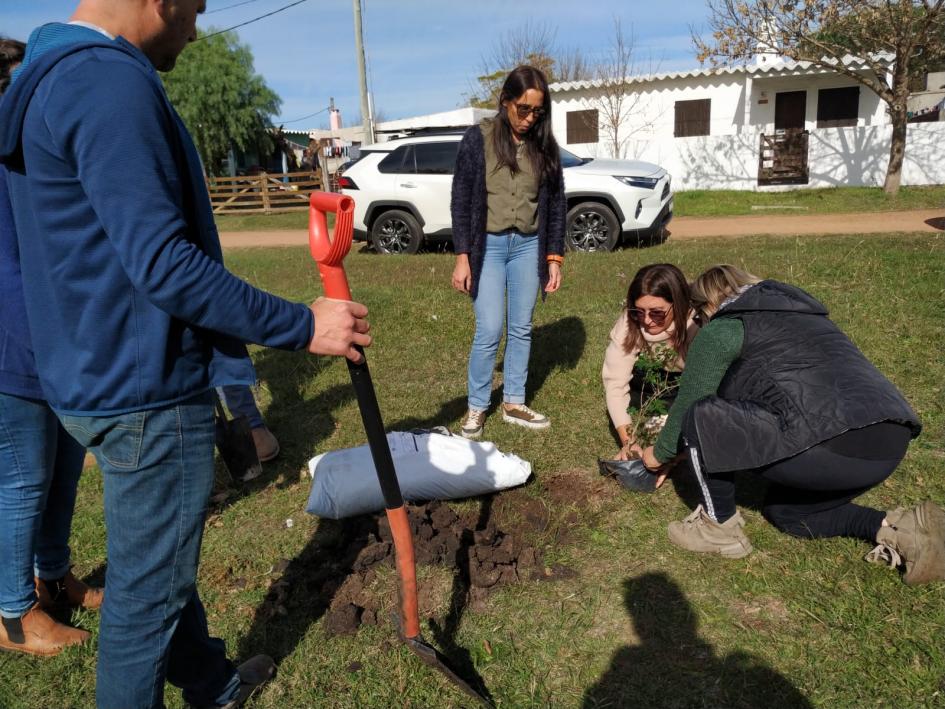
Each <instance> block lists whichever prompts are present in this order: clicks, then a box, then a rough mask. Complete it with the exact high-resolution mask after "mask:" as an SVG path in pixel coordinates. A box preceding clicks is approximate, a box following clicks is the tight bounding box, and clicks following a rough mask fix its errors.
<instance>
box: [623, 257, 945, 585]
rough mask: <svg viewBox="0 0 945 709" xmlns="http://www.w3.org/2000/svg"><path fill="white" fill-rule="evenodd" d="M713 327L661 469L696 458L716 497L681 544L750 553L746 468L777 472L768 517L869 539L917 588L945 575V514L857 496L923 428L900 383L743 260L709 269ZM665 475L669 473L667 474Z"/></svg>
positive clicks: (703, 296) (651, 461)
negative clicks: (880, 504)
mask: <svg viewBox="0 0 945 709" xmlns="http://www.w3.org/2000/svg"><path fill="white" fill-rule="evenodd" d="M692 299H693V306H694V307H695V308H696V309H697V311H699V312H700V313H701V315H702V319H703V322H704V323H705V324H704V325H703V327H702V329H701V330H700V332H699V334H698V335H697V336H696V338H695V339H694V340H693V342H692V344H691V345H690V347H689V353H688V356H687V359H686V369H685V372H684V373H683V376H682V379H681V381H680V388H679V392H678V395H677V398H676V402H675V404H674V405H673V407H672V409H671V410H670V414H669V420H668V421H667V424H666V427H665V428H664V429H663V431H662V433H661V435H660V437H659V438H658V439H657V441H656V444H655V446H652V447H650V448H647V449H646V450H644V451H641V453H642V455H643V460H644V463H645V464H646V465H647V467H648V468H650V469H658V468H660V467H662V466H663V465H664V464H665V463H667V462H669V461H671V460H672V459H673V458H674V457H675V456H676V455H677V454H678V453H680V452H685V453H687V454H688V456H689V462H690V465H691V467H692V470H693V471H694V472H695V475H696V478H697V479H698V482H699V485H700V487H701V489H702V495H703V498H704V501H705V502H704V505H699V507H697V508H696V510H695V511H694V512H693V513H692V514H691V515H690V516H689V517H687V518H686V519H684V520H683V521H681V522H673V523H671V524H670V525H669V536H670V539H671V541H672V542H673V543H674V544H676V545H677V546H680V547H683V548H685V549H689V550H691V551H698V552H713V553H718V554H722V555H723V556H727V557H733V558H738V557H742V556H745V555H746V554H748V553H749V552H750V551H751V542H749V540H748V538H747V536H745V532H744V529H743V526H744V520H743V519H742V516H741V515H740V514H739V513H738V511H737V510H736V509H735V485H734V478H733V475H734V473H735V471H751V472H755V473H758V474H759V475H761V476H762V477H764V478H766V479H767V480H769V481H770V483H771V484H770V486H769V488H768V492H767V496H766V498H765V502H764V508H763V513H764V516H765V518H766V519H768V521H769V522H771V523H772V524H773V525H774V526H775V527H777V528H778V529H780V530H781V531H783V532H787V533H788V534H792V535H794V536H798V537H808V538H814V537H838V536H847V537H857V538H861V539H865V540H867V541H870V542H872V543H876V544H877V545H878V546H877V547H876V548H875V549H874V550H873V551H872V552H870V553H869V554H868V555H867V559H868V560H871V561H882V562H887V563H889V564H890V565H891V566H900V565H901V566H903V567H904V571H905V575H904V581H905V582H906V583H908V584H918V583H925V582H928V581H933V580H938V579H945V510H942V508H940V507H939V506H937V505H935V504H933V503H931V502H925V503H923V504H921V505H918V506H916V507H914V508H911V509H901V508H900V509H896V510H893V511H889V512H883V511H880V510H875V509H871V508H869V507H863V506H860V505H857V504H854V503H853V502H852V500H853V499H854V498H856V497H857V496H859V495H861V494H863V493H864V492H866V491H867V490H869V489H870V488H872V487H874V486H876V485H878V484H879V483H881V482H882V481H883V480H885V479H886V478H887V477H889V475H890V474H892V472H893V471H894V470H895V469H896V467H897V466H898V465H899V463H900V461H901V460H902V458H903V456H905V453H906V448H907V447H908V446H909V441H910V440H911V439H912V438H914V437H916V436H917V435H919V431H920V430H921V425H920V424H919V420H918V418H917V417H916V415H915V412H913V410H912V408H911V407H910V406H909V404H908V403H906V400H905V399H904V398H903V396H902V394H900V393H899V391H898V390H897V389H896V387H895V386H894V385H893V384H892V383H891V382H890V381H889V380H888V379H886V378H885V377H884V376H883V375H882V374H881V373H880V372H879V370H877V369H876V368H875V367H874V366H873V365H872V364H871V363H870V362H869V361H868V360H867V359H866V357H864V356H863V354H862V353H861V352H860V351H859V350H858V349H857V348H856V346H855V345H854V344H853V343H852V342H851V341H850V339H849V338H847V336H846V335H844V334H843V333H842V332H841V331H840V329H839V328H837V326H836V325H834V324H833V323H832V322H831V321H830V320H829V319H828V318H827V309H826V308H825V307H824V306H823V305H822V304H821V303H819V302H818V301H817V300H815V299H814V298H813V297H811V296H810V295H809V294H807V293H805V292H804V291H802V290H801V289H800V288H796V287H794V286H791V285H787V284H785V283H779V282H777V281H770V280H765V281H763V280H760V279H758V278H756V277H754V276H752V275H751V274H748V273H745V272H744V271H742V270H740V269H738V268H735V267H734V266H714V267H712V268H710V269H709V270H708V271H706V272H705V273H703V274H702V275H701V276H699V278H698V279H696V282H695V283H694V284H693V287H692ZM664 477H665V476H664Z"/></svg>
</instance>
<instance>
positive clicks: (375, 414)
mask: <svg viewBox="0 0 945 709" xmlns="http://www.w3.org/2000/svg"><path fill="white" fill-rule="evenodd" d="M327 212H334V213H335V231H334V236H333V237H332V236H329V234H328V221H327V218H326V213H327ZM353 227H354V200H353V199H351V198H350V197H347V196H344V195H340V194H333V193H329V192H313V193H312V196H311V199H310V201H309V227H308V240H309V247H310V249H311V252H312V258H314V259H315V262H316V263H317V264H318V271H319V273H320V274H321V277H322V284H323V285H324V287H325V295H326V296H327V297H329V298H334V299H336V300H351V299H352V298H351V290H350V289H349V288H348V277H347V276H346V275H345V270H344V266H343V264H342V262H343V261H344V258H345V256H346V255H347V254H348V250H349V249H350V248H351V237H352V234H353ZM357 349H358V351H359V352H360V353H361V355H362V360H361V362H360V363H359V364H355V363H354V362H352V361H351V360H350V359H349V360H345V361H346V362H347V363H348V373H349V374H350V375H351V383H352V384H353V385H354V392H355V395H356V396H357V399H358V408H359V409H360V410H361V420H362V421H363V422H364V430H365V433H367V439H368V446H369V447H370V449H371V457H372V458H373V460H374V468H375V469H376V470H377V480H378V482H379V483H380V485H381V492H382V493H383V494H384V503H385V506H386V508H387V519H388V521H389V522H390V530H391V535H392V536H393V538H394V552H395V554H396V558H397V577H398V580H399V581H400V618H399V619H398V626H399V627H398V631H399V633H400V636H401V639H402V640H403V641H404V642H405V643H406V645H407V647H408V648H410V650H411V651H412V652H413V653H414V654H415V655H417V656H418V657H419V658H420V659H421V660H423V662H424V663H425V664H427V665H429V666H430V667H433V668H434V669H436V670H439V671H440V672H441V673H443V674H444V675H445V676H446V678H447V679H449V681H450V682H452V683H453V684H454V685H456V686H457V687H459V688H460V689H462V690H463V691H464V692H465V693H466V694H468V695H469V696H470V697H472V698H474V699H476V700H477V701H479V702H480V703H481V704H482V705H483V706H487V707H492V702H491V701H490V700H489V699H487V698H486V697H485V696H483V694H481V693H480V692H478V691H477V690H476V689H474V688H473V687H472V685H470V684H469V683H468V682H467V681H465V680H464V679H462V678H461V677H459V675H457V674H456V672H454V671H453V670H452V669H451V668H450V667H449V665H448V664H447V662H446V658H445V657H444V656H443V655H442V654H441V653H440V652H439V651H438V650H436V648H434V647H433V646H431V645H429V644H427V643H426V641H424V639H423V637H422V636H421V635H420V613H419V607H418V603H417V568H416V562H415V560H414V549H413V537H412V536H411V534H410V522H409V521H408V519H407V508H406V507H404V498H403V496H402V495H401V492H400V483H399V482H398V481H397V473H396V471H395V470H394V461H393V458H392V457H391V453H390V446H389V445H388V444H387V436H386V435H385V434H384V422H383V421H382V420H381V410H380V407H379V406H378V405H377V396H376V394H375V392H374V385H373V383H372V382H371V373H370V371H369V370H368V366H367V359H366V358H364V357H363V355H364V350H362V349H361V348H360V347H358V348H357Z"/></svg>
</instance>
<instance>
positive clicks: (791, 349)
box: [683, 281, 922, 472]
mask: <svg viewBox="0 0 945 709" xmlns="http://www.w3.org/2000/svg"><path fill="white" fill-rule="evenodd" d="M716 318H718V319H721V318H738V319H739V320H741V321H742V324H743V325H744V328H745V339H744V343H743V345H742V351H741V354H740V355H739V357H738V359H736V360H735V362H734V363H733V364H732V365H731V367H729V370H728V372H727V373H726V375H725V378H724V379H723V380H722V383H721V385H720V386H719V393H718V396H712V397H708V398H706V399H703V400H702V401H700V402H698V403H697V404H696V405H694V406H693V407H692V408H691V409H690V411H689V415H688V416H687V421H686V424H685V426H684V434H683V435H684V437H685V438H686V440H687V441H688V443H690V444H695V445H698V446H699V448H700V450H701V452H702V458H703V462H704V464H705V467H706V469H707V470H708V471H709V472H726V471H731V470H749V469H754V468H760V467H763V466H765V465H770V464H771V463H775V462H777V461H779V460H783V459H785V458H790V457H791V456H794V455H797V454H798V453H801V452H803V451H805V450H807V449H808V448H810V447H812V446H815V445H817V444H818V443H822V442H823V441H826V440H828V439H830V438H833V437H835V436H838V435H840V434H841V433H844V432H845V431H849V430H851V429H856V428H863V427H864V426H869V425H870V424H874V423H880V422H883V421H892V422H895V423H901V424H904V425H906V426H908V427H909V428H911V429H912V433H913V438H914V437H915V436H918V435H919V432H920V431H921V430H922V426H921V424H920V423H919V419H918V417H917V416H916V414H915V412H914V411H913V410H912V408H911V407H910V406H909V404H908V403H907V402H906V400H905V399H904V398H903V396H902V394H900V393H899V390H898V389H896V387H895V386H894V385H893V384H892V383H891V382H890V381H889V380H888V379H886V377H884V376H883V375H882V374H881V373H880V372H879V370H878V369H876V367H874V366H873V365H872V364H871V363H870V362H869V360H867V359H866V357H864V356H863V353H862V352H860V351H859V350H858V349H857V347H856V345H854V344H853V343H852V342H851V341H850V339H849V338H848V337H847V336H846V335H844V334H843V333H842V332H841V331H840V329H839V328H838V327H837V326H836V325H834V324H833V323H832V322H831V321H830V320H828V319H827V309H826V308H825V307H824V306H823V305H822V304H821V303H819V302H818V301H817V300H816V299H814V298H813V297H811V296H810V295H808V294H807V293H805V292H804V291H802V290H801V289H800V288H795V287H794V286H790V285H787V284H784V283H779V282H777V281H762V282H761V283H759V284H758V285H756V286H753V287H752V288H749V289H748V290H747V291H746V292H745V293H744V294H743V295H741V296H740V297H739V298H737V299H736V300H734V301H733V302H732V303H730V304H729V305H727V306H726V307H724V308H722V309H721V310H720V311H719V312H718V313H716V314H715V316H714V317H713V319H716Z"/></svg>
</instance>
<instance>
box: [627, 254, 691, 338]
mask: <svg viewBox="0 0 945 709" xmlns="http://www.w3.org/2000/svg"><path fill="white" fill-rule="evenodd" d="M645 295H652V296H654V297H656V298H662V299H663V300H666V301H668V302H669V303H671V304H672V306H673V328H674V330H673V334H672V336H671V338H670V341H671V343H672V346H673V349H674V350H676V351H677V352H678V353H679V354H681V355H685V354H686V348H687V347H688V346H689V342H688V341H687V337H688V330H689V328H688V320H689V283H688V281H686V276H685V275H684V274H683V272H682V271H680V270H679V269H678V268H676V266H674V265H673V264H671V263H651V264H650V265H649V266H644V267H643V268H641V269H640V270H639V271H637V275H635V276H634V277H633V280H632V281H630V287H629V288H628V289H627V311H628V312H627V325H628V327H627V339H626V340H625V341H624V343H623V347H624V349H625V350H626V351H627V352H633V351H640V350H642V349H645V348H646V346H647V345H646V340H645V339H644V338H643V331H642V329H641V328H640V326H639V325H638V324H637V323H636V322H635V321H634V320H633V318H631V317H630V312H629V310H630V308H635V307H636V302H637V300H638V299H639V298H642V297H643V296H645Z"/></svg>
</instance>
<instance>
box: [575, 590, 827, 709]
mask: <svg viewBox="0 0 945 709" xmlns="http://www.w3.org/2000/svg"><path fill="white" fill-rule="evenodd" d="M623 588H624V603H625V605H626V607H627V612H628V613H629V614H630V617H631V618H632V620H633V626H634V629H635V630H636V634H637V636H638V637H639V644H638V645H634V646H627V647H624V648H622V649H620V650H618V651H617V652H616V653H615V654H614V657H613V659H612V660H611V663H610V668H609V669H608V670H607V671H606V672H605V673H604V675H603V676H602V677H601V678H600V681H599V682H598V683H597V684H595V685H594V686H593V687H591V688H590V689H588V690H587V692H586V693H585V694H584V704H583V707H584V709H603V708H604V707H636V706H658V707H680V708H685V707H729V708H731V709H742V708H744V709H756V708H757V707H779V708H781V707H784V708H785V709H787V708H797V709H804V708H806V707H813V705H812V704H811V703H810V702H809V701H808V700H807V699H806V698H805V697H804V695H802V694H801V693H800V691H799V690H798V689H797V688H796V687H794V685H792V684H791V683H790V682H789V681H788V680H787V679H786V678H784V677H782V676H781V675H780V674H778V673H777V672H775V671H774V670H773V669H771V668H770V667H768V666H767V665H765V664H764V663H763V662H762V661H761V660H759V659H758V658H756V657H753V656H752V655H750V654H748V653H744V652H733V653H731V654H729V655H725V656H722V657H719V656H718V655H717V654H716V652H715V649H714V648H713V647H712V645H711V644H709V643H707V642H706V641H705V640H703V639H701V638H700V637H699V634H698V626H697V622H696V621H697V617H696V614H695V611H694V610H693V608H692V606H691V605H690V604H689V602H688V601H687V600H686V597H685V596H684V595H683V593H682V591H681V590H680V588H679V586H677V585H676V584H675V583H674V582H673V581H672V580H671V579H670V578H669V577H667V576H666V575H665V574H662V573H649V574H644V575H643V576H639V577H637V578H630V579H627V580H626V581H624V586H623Z"/></svg>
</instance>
